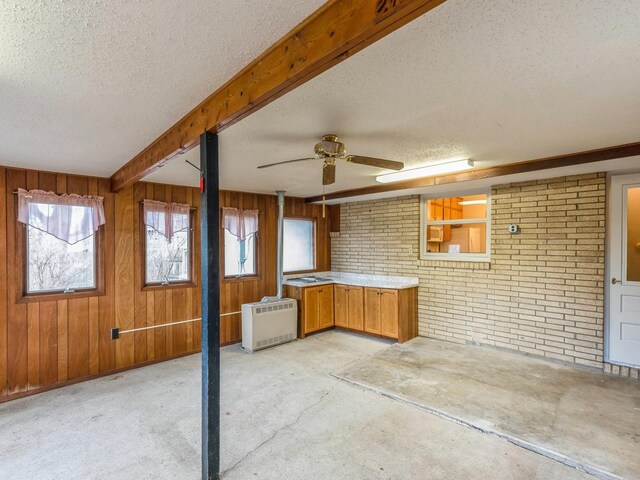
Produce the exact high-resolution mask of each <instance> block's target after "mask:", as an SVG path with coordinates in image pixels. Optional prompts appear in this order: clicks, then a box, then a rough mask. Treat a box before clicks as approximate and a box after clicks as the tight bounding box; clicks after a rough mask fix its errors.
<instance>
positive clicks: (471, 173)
mask: <svg viewBox="0 0 640 480" xmlns="http://www.w3.org/2000/svg"><path fill="white" fill-rule="evenodd" d="M636 155H640V142H636V143H627V144H624V145H616V146H613V147H606V148H599V149H597V150H588V151H584V152H578V153H570V154H565V155H558V156H555V157H546V158H538V159H535V160H527V161H524V162H516V163H508V164H505V165H497V166H494V167H486V168H478V169H476V170H468V171H466V172H460V173H452V174H448V175H440V176H435V177H423V178H416V179H413V180H404V181H401V182H394V183H383V184H379V185H373V186H369V187H362V188H354V189H350V190H342V191H339V192H333V193H328V194H326V195H325V196H324V198H325V200H337V199H340V198H349V197H359V196H362V195H371V194H376V193H384V192H393V191H401V190H408V189H411V188H422V187H431V186H434V185H446V184H450V183H458V182H468V181H471V180H480V179H484V178H493V177H502V176H505V175H514V174H517V173H527V172H534V171H537V170H547V169H550V168H560V167H570V166H573V165H582V164H584V163H593V162H602V161H604V160H615V159H617V158H626V157H633V156H636ZM322 198H323V196H322V195H315V196H313V197H307V198H306V199H305V200H306V202H307V203H315V202H321V201H322Z"/></svg>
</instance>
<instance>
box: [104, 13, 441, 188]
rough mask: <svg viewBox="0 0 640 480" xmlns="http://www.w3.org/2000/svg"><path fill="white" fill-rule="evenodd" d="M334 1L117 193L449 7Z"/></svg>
mask: <svg viewBox="0 0 640 480" xmlns="http://www.w3.org/2000/svg"><path fill="white" fill-rule="evenodd" d="M444 1H445V0H329V1H328V2H327V3H326V4H325V5H323V6H322V7H321V8H320V9H318V10H317V11H316V12H314V13H313V14H312V15H311V16H310V17H308V18H307V19H306V20H305V21H303V22H302V23H301V24H300V25H298V26H297V27H296V28H294V29H293V30H292V31H291V32H289V33H288V34H287V35H286V36H284V37H283V38H282V39H280V40H279V41H278V42H277V43H275V44H274V45H273V46H271V47H270V48H269V49H268V50H267V51H265V52H264V53H263V54H262V55H260V56H259V57H258V58H256V59H255V60H254V61H253V62H251V63H250V64H249V65H247V66H246V67H245V68H244V69H243V70H242V71H240V72H239V73H238V74H236V75H235V76H234V77H233V78H232V79H231V80H229V81H228V82H227V83H225V84H224V85H223V86H222V87H220V88H219V89H218V90H216V91H215V92H213V93H212V94H211V95H210V96H209V97H208V98H207V99H206V100H204V101H203V102H202V103H201V104H200V105H198V106H197V107H196V108H194V109H193V110H191V112H189V113H188V114H187V115H185V116H184V117H183V118H182V119H180V120H179V121H178V122H177V123H176V124H175V125H173V126H172V127H171V128H169V130H167V131H166V132H164V133H163V134H162V135H161V136H160V137H158V138H157V139H156V140H155V141H154V142H153V143H151V145H149V146H148V147H146V148H145V149H144V150H143V151H142V152H140V153H139V154H138V155H136V156H135V157H134V158H132V159H131V160H130V161H129V162H128V163H127V164H126V165H124V166H123V167H122V168H120V169H119V170H118V171H117V172H115V173H114V174H113V175H112V176H111V189H112V190H113V191H118V190H120V189H122V188H124V187H126V186H127V185H130V184H132V183H133V182H136V181H138V180H140V179H141V178H143V177H145V176H146V175H148V174H150V173H151V172H153V171H154V170H156V169H157V168H159V167H161V166H162V165H163V164H164V163H166V162H167V161H168V160H170V159H171V158H173V157H174V156H176V155H178V154H180V153H183V152H185V151H187V150H190V149H191V148H193V147H195V146H197V145H198V141H199V137H200V135H201V134H202V133H203V132H205V131H208V132H215V133H218V132H220V131H221V130H223V129H224V128H226V127H228V126H230V125H232V124H233V123H235V122H237V121H239V120H241V119H242V118H244V117H246V116H248V115H250V114H251V113H253V112H255V111H257V110H259V109H260V108H262V107H264V106H265V105H267V104H268V103H270V102H272V101H273V100H275V99H277V98H278V97H280V96H282V95H284V94H285V93H287V92H289V91H291V90H293V89H294V88H296V87H298V86H300V85H302V84H303V83H305V82H306V81H308V80H311V79H312V78H314V77H316V76H317V75H319V74H320V73H322V72H324V71H325V70H327V69H329V68H331V67H332V66H334V65H336V64H338V63H340V62H342V61H343V60H345V59H347V58H348V57H349V56H351V55H353V54H354V53H356V52H358V51H360V50H362V49H363V48H365V47H366V46H368V45H370V44H372V43H374V42H375V41H377V40H379V39H381V38H383V37H384V36H385V35H388V34H389V33H391V32H393V31H395V30H397V29H398V28H400V27H402V26H403V25H406V24H407V23H409V22H410V21H411V20H413V19H415V18H417V17H419V16H420V15H422V14H424V13H426V12H428V11H429V10H431V9H433V8H435V7H437V6H438V5H440V4H442V3H444Z"/></svg>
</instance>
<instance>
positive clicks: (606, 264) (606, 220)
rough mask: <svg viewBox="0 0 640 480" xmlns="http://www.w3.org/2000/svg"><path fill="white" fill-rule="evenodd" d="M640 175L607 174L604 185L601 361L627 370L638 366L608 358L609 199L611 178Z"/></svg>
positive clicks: (609, 323) (609, 325) (634, 173)
mask: <svg viewBox="0 0 640 480" xmlns="http://www.w3.org/2000/svg"><path fill="white" fill-rule="evenodd" d="M637 174H640V169H633V170H623V171H615V172H607V177H606V183H605V188H606V190H605V192H606V193H605V217H604V224H605V237H604V238H605V240H604V279H603V281H604V332H603V341H604V355H603V361H604V363H609V364H611V365H620V366H622V367H629V368H638V365H633V364H630V363H624V362H620V361H612V360H611V359H610V356H609V351H610V331H611V315H610V306H611V283H610V282H609V279H610V278H611V270H612V268H611V256H610V248H611V243H612V241H613V239H612V236H613V228H612V227H613V225H612V208H613V202H612V199H611V192H612V178H613V177H621V176H626V175H637Z"/></svg>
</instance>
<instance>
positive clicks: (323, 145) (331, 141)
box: [314, 135, 347, 158]
mask: <svg viewBox="0 0 640 480" xmlns="http://www.w3.org/2000/svg"><path fill="white" fill-rule="evenodd" d="M337 140H338V137H337V136H336V135H325V136H324V137H322V141H321V142H319V143H316V146H315V147H314V151H315V153H316V156H317V157H319V158H325V157H340V158H342V157H345V156H346V155H347V147H346V145H345V144H344V143H342V142H338V141H337Z"/></svg>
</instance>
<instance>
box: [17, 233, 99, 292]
mask: <svg viewBox="0 0 640 480" xmlns="http://www.w3.org/2000/svg"><path fill="white" fill-rule="evenodd" d="M27 255H28V259H27V267H28V268H27V293H34V292H47V291H64V290H66V289H69V290H75V289H86V288H95V287H96V283H95V235H92V236H90V237H89V238H85V239H84V240H81V241H79V242H77V243H75V244H73V245H69V244H68V243H67V242H65V241H63V240H59V239H57V238H56V237H54V236H53V235H50V234H48V233H46V232H43V231H41V230H38V229H37V228H34V227H31V226H28V227H27Z"/></svg>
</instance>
